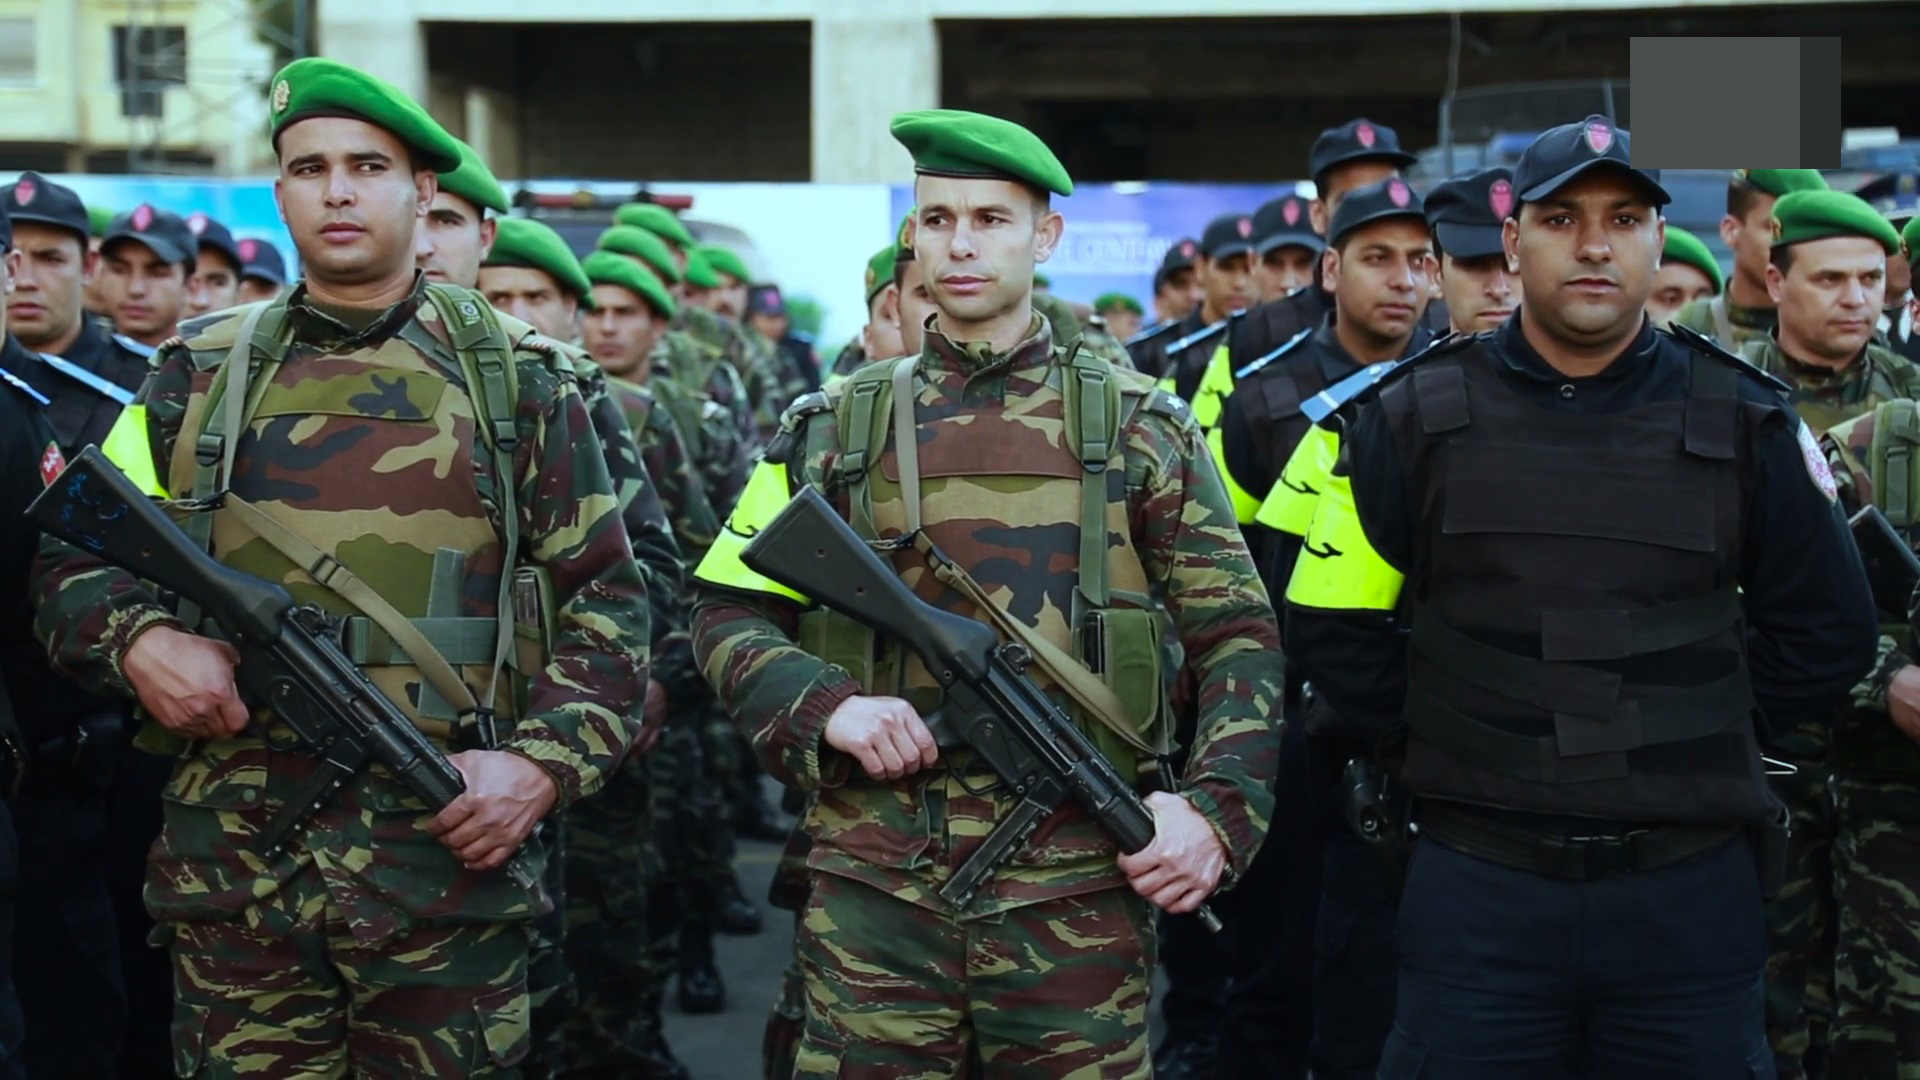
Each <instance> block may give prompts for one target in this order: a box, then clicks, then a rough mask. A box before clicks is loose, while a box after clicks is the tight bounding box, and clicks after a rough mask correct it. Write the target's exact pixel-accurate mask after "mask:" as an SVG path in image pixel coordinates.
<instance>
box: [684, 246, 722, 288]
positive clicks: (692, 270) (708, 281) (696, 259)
mask: <svg viewBox="0 0 1920 1080" xmlns="http://www.w3.org/2000/svg"><path fill="white" fill-rule="evenodd" d="M687 284H689V285H691V286H693V287H694V288H696V289H717V288H719V287H720V275H719V274H717V273H714V270H713V264H712V263H710V262H708V261H707V253H706V252H704V251H701V250H700V249H699V248H692V249H690V250H689V251H688V252H687Z"/></svg>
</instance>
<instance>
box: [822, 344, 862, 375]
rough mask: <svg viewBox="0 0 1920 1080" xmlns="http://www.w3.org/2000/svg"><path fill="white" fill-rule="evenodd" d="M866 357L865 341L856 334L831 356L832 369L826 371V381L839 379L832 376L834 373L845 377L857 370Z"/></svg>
mask: <svg viewBox="0 0 1920 1080" xmlns="http://www.w3.org/2000/svg"><path fill="white" fill-rule="evenodd" d="M868 359H869V358H868V356H867V346H866V343H865V342H863V341H861V340H860V338H859V336H857V335H856V336H855V337H854V339H853V340H852V341H849V342H847V344H846V345H845V346H844V347H843V348H841V350H840V354H839V355H838V356H835V357H834V358H833V370H832V371H831V372H829V373H828V376H827V380H826V381H828V382H837V381H839V380H838V379H835V378H834V376H836V375H837V376H839V378H841V379H844V378H846V377H847V376H849V375H851V374H853V373H854V372H855V371H858V370H859V369H860V367H861V366H862V365H864V364H865V363H866V362H867V360H868Z"/></svg>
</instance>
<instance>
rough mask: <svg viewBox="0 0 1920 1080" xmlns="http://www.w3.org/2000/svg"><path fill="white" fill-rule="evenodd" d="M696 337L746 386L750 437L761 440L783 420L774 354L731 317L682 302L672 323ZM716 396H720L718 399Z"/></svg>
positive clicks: (677, 328) (674, 327) (697, 340)
mask: <svg viewBox="0 0 1920 1080" xmlns="http://www.w3.org/2000/svg"><path fill="white" fill-rule="evenodd" d="M669 326H670V327H671V329H673V330H677V331H680V332H682V333H684V334H686V335H687V336H688V337H691V338H692V339H693V340H694V341H696V342H698V343H700V344H701V345H703V346H705V347H707V348H708V349H711V350H713V351H714V352H715V353H717V354H719V356H720V358H721V359H722V360H724V361H725V362H726V364H727V366H728V367H730V368H732V369H733V372H734V374H736V375H738V376H739V377H740V385H741V386H742V387H744V388H745V389H746V394H747V406H748V411H749V412H750V414H751V415H752V417H753V424H752V430H751V431H749V432H748V435H749V437H751V438H754V439H755V441H762V440H764V439H766V438H767V437H768V436H769V435H771V434H772V433H773V429H774V427H775V426H776V425H777V424H778V423H779V422H780V411H781V408H782V406H781V404H780V377H779V373H778V372H777V371H775V370H774V357H773V356H772V354H771V353H762V352H761V351H760V350H758V349H755V348H754V347H753V346H752V345H751V344H750V343H749V342H748V341H747V335H746V333H745V332H744V331H742V330H741V329H740V327H738V326H736V325H734V324H733V323H732V322H731V321H729V320H727V319H723V318H721V317H720V316H718V315H715V314H714V313H713V312H711V311H708V310H707V309H706V308H703V307H696V306H694V305H692V304H681V305H680V310H679V311H678V312H676V313H675V314H674V317H673V321H672V322H671V323H670V324H669ZM716 400H717V399H716Z"/></svg>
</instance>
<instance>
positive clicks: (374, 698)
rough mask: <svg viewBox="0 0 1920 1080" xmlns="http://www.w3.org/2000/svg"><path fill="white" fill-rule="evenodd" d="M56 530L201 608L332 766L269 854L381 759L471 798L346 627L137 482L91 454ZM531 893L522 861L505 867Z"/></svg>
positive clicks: (58, 500) (43, 510)
mask: <svg viewBox="0 0 1920 1080" xmlns="http://www.w3.org/2000/svg"><path fill="white" fill-rule="evenodd" d="M27 516H28V517H29V518H31V519H32V520H33V521H34V522H35V523H36V524H38V525H39V526H40V528H41V529H43V530H44V531H46V532H48V533H51V534H52V535H54V536H57V537H59V538H60V539H62V540H65V541H66V542H67V543H69V544H72V545H74V546H75V547H77V548H79V549H80V550H82V551H85V552H88V553H90V554H93V555H97V556H99V557H100V558H102V559H105V560H106V561H107V562H110V563H112V564H114V565H115V566H119V567H121V568H122V569H125V570H128V571H130V572H132V573H133V574H136V575H138V576H139V577H141V578H144V579H146V580H148V581H151V582H153V583H154V584H156V585H159V586H160V587H161V588H163V589H167V590H169V591H171V592H174V593H176V594H178V595H180V596H182V597H184V598H186V599H188V600H191V601H193V602H194V603H196V604H198V605H199V606H200V608H201V610H202V611H204V612H206V613H207V615H208V617H210V618H211V619H213V621H214V622H215V623H217V624H219V626H220V629H221V631H222V633H224V634H225V635H226V637H227V640H228V644H230V645H232V646H233V647H234V649H235V651H237V652H238V653H239V654H240V664H239V667H238V668H237V669H236V670H235V673H234V674H235V679H236V681H237V682H238V683H239V686H240V690H241V693H242V696H243V697H245V698H246V699H247V700H248V702H249V703H250V704H253V705H257V706H263V707H266V708H270V709H272V710H273V712H274V714H275V715H277V716H278V717H280V719H282V720H283V721H285V722H286V724H287V726H288V727H290V728H292V729H293V731H294V732H295V733H296V734H297V735H299V736H300V738H301V740H302V741H303V742H304V743H305V744H306V746H307V748H308V749H311V750H312V751H313V752H314V753H315V754H316V755H318V756H319V757H320V759H321V767H320V769H319V770H318V771H316V772H315V774H314V776H313V778H312V779H311V780H310V781H309V782H308V783H307V784H306V785H304V786H303V787H302V788H301V789H300V790H299V791H298V792H297V793H296V794H295V795H294V797H293V798H291V799H289V800H288V802H287V803H286V805H284V806H283V807H282V808H281V810H280V812H279V813H278V814H276V815H275V816H274V819H273V820H272V821H271V822H269V823H268V825H267V827H266V829H265V831H264V832H263V833H262V834H261V840H262V843H263V844H264V845H265V846H264V850H263V852H262V854H263V855H264V856H265V857H267V858H272V857H275V856H277V855H278V854H280V852H282V851H283V850H285V848H286V845H287V842H288V840H289V839H290V837H291V836H292V834H293V833H294V832H295V830H297V829H299V828H300V826H302V825H303V824H305V823H306V821H307V820H308V819H310V818H311V817H312V816H313V814H314V813H315V812H317V811H318V810H319V809H320V807H322V806H323V805H325V804H326V800H327V799H328V798H330V797H331V796H332V795H333V793H334V792H335V791H338V790H339V789H340V787H341V786H343V785H344V784H345V783H346V782H347V781H348V780H350V779H352V778H353V776H354V775H355V774H357V773H358V772H359V771H360V770H361V769H363V768H365V767H366V765H367V763H368V762H378V763H379V764H380V765H381V766H383V767H385V768H386V769H387V771H388V772H390V773H392V774H393V777H394V779H396V780H398V781H399V782H400V783H401V784H403V785H405V787H406V788H407V790H408V791H411V792H412V793H413V794H414V795H415V796H417V797H419V798H420V799H421V800H422V801H423V802H425V803H426V804H427V806H428V807H430V808H431V809H432V811H433V812H434V813H438V812H440V811H441V810H442V809H444V808H445V807H446V806H447V804H448V803H450V802H452V801H453V800H454V799H456V798H458V797H459V796H460V794H461V793H462V792H463V791H465V790H466V781H465V779H464V778H463V777H461V775H460V770H458V769H456V768H454V766H453V763H452V762H450V761H448V760H447V758H446V755H444V754H442V753H441V752H440V750H439V748H438V747H436V746H434V744H433V742H432V740H430V739H428V738H427V737H426V736H425V735H424V734H422V733H421V731H420V729H419V728H417V727H415V726H414V724H413V722H412V721H411V720H409V719H408V718H407V715H406V714H405V713H403V712H401V711H400V709H399V708H398V707H397V706H395V705H394V703H393V702H392V700H390V699H389V698H388V697H387V696H386V695H385V694H384V693H382V692H381V691H380V689H379V687H377V686H375V685H374V684H373V683H372V682H371V681H370V680H369V679H368V678H367V677H366V675H365V674H364V673H362V672H361V671H360V669H359V667H357V666H356V665H355V664H354V663H353V661H352V660H349V659H348V658H347V655H346V653H344V652H343V651H341V648H340V645H339V641H338V638H339V635H340V625H341V624H340V621H339V620H338V619H336V618H334V617H332V616H329V615H328V614H326V613H325V612H324V611H321V610H320V609H319V608H317V607H312V606H310V605H308V606H303V605H296V604H295V603H294V601H293V597H292V595H291V594H289V593H288V592H287V590H285V589H283V588H281V587H280V586H279V585H276V584H274V583H273V582H270V581H264V580H262V579H260V578H257V577H254V576H253V575H251V574H247V573H243V572H241V571H239V570H235V569H233V568H232V567H229V566H223V565H221V564H220V562H219V561H218V560H216V559H214V558H213V557H212V556H211V555H209V554H207V553H206V552H204V551H202V550H200V549H199V548H198V547H197V546H195V544H194V543H193V540H192V539H191V538H190V537H188V535H187V534H186V533H185V532H184V531H182V530H181V529H180V528H179V527H178V526H176V525H175V524H174V523H173V521H172V520H171V519H169V518H168V517H167V515H166V514H165V513H164V512H163V511H161V509H160V508H159V506H157V505H155V504H154V503H153V502H152V501H151V500H149V499H148V498H147V497H146V496H145V495H143V494H141V492H140V489H139V488H137V487H135V486H134V485H133V483H132V482H131V481H129V480H128V479H127V477H126V475H125V474H123V473H122V472H121V471H120V470H119V469H118V468H116V467H115V466H114V465H113V463H112V462H110V461H108V460H107V459H106V456H105V455H103V454H102V453H101V452H100V450H99V449H98V448H97V447H92V446H89V447H87V448H86V450H84V451H82V452H81V454H80V456H79V457H76V458H75V459H74V460H73V462H72V463H71V464H70V465H68V466H67V469H66V471H65V472H63V473H61V474H60V475H59V476H58V477H57V478H55V479H54V481H53V483H52V484H50V485H49V486H48V487H47V489H46V490H45V491H43V492H41V493H40V495H39V497H38V498H36V499H34V501H33V504H32V505H31V506H29V507H28V508H27ZM505 869H506V871H507V872H508V873H509V874H510V875H512V877H513V879H514V881H515V882H517V883H519V884H520V885H522V886H524V887H526V888H528V889H531V888H533V884H534V879H533V875H532V873H531V872H530V871H529V870H528V869H527V866H526V863H525V861H524V859H523V858H522V856H521V855H520V853H518V852H516V853H515V855H514V857H513V858H512V859H510V860H509V861H508V863H507V865H506V867H505Z"/></svg>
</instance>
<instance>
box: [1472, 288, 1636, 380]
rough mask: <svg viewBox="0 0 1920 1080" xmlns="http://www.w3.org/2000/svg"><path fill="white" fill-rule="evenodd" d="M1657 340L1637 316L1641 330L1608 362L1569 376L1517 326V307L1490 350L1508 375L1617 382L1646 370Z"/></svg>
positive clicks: (1528, 377) (1518, 322) (1495, 336)
mask: <svg viewBox="0 0 1920 1080" xmlns="http://www.w3.org/2000/svg"><path fill="white" fill-rule="evenodd" d="M1659 344H1660V342H1659V339H1658V338H1657V337H1656V336H1655V335H1654V332H1653V323H1652V322H1650V321H1649V320H1648V319H1647V318H1646V316H1644V315H1642V316H1641V317H1640V332H1639V333H1637V334H1635V335H1634V336H1633V340H1631V341H1629V342H1627V345H1626V347H1625V348H1623V349H1621V350H1620V352H1619V354H1618V355H1616V356H1615V357H1614V358H1613V360H1612V361H1610V362H1609V363H1608V364H1607V366H1606V367H1604V368H1601V369H1600V370H1599V371H1597V372H1595V373H1594V374H1592V375H1581V376H1572V375H1568V374H1566V373H1565V372H1562V371H1560V370H1559V369H1557V368H1555V367H1554V366H1553V365H1552V364H1549V363H1547V361H1546V359H1545V358H1543V357H1542V356H1541V355H1540V353H1539V352H1538V351H1536V350H1535V349H1534V347H1533V345H1532V343H1530V342H1528V341H1527V335H1526V333H1525V332H1523V331H1522V330H1521V328H1520V309H1519V308H1518V307H1516V308H1514V311H1513V314H1512V315H1511V316H1510V317H1508V319H1507V321H1506V322H1505V323H1503V324H1501V326H1500V329H1498V330H1495V331H1494V332H1493V347H1494V349H1493V351H1494V354H1495V355H1496V356H1498V357H1499V359H1500V366H1501V368H1502V369H1504V370H1505V371H1506V372H1507V373H1508V374H1511V375H1514V376H1516V377H1518V378H1521V379H1525V380H1528V381H1530V382H1536V383H1557V384H1566V383H1575V384H1579V385H1589V386H1590V385H1595V384H1600V383H1608V382H1619V381H1621V380H1623V379H1627V378H1631V377H1634V376H1637V375H1638V374H1639V373H1640V372H1641V371H1642V370H1644V369H1645V367H1646V365H1647V364H1648V362H1650V361H1651V360H1652V358H1653V355H1654V353H1655V352H1656V351H1657V350H1658V348H1659Z"/></svg>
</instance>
